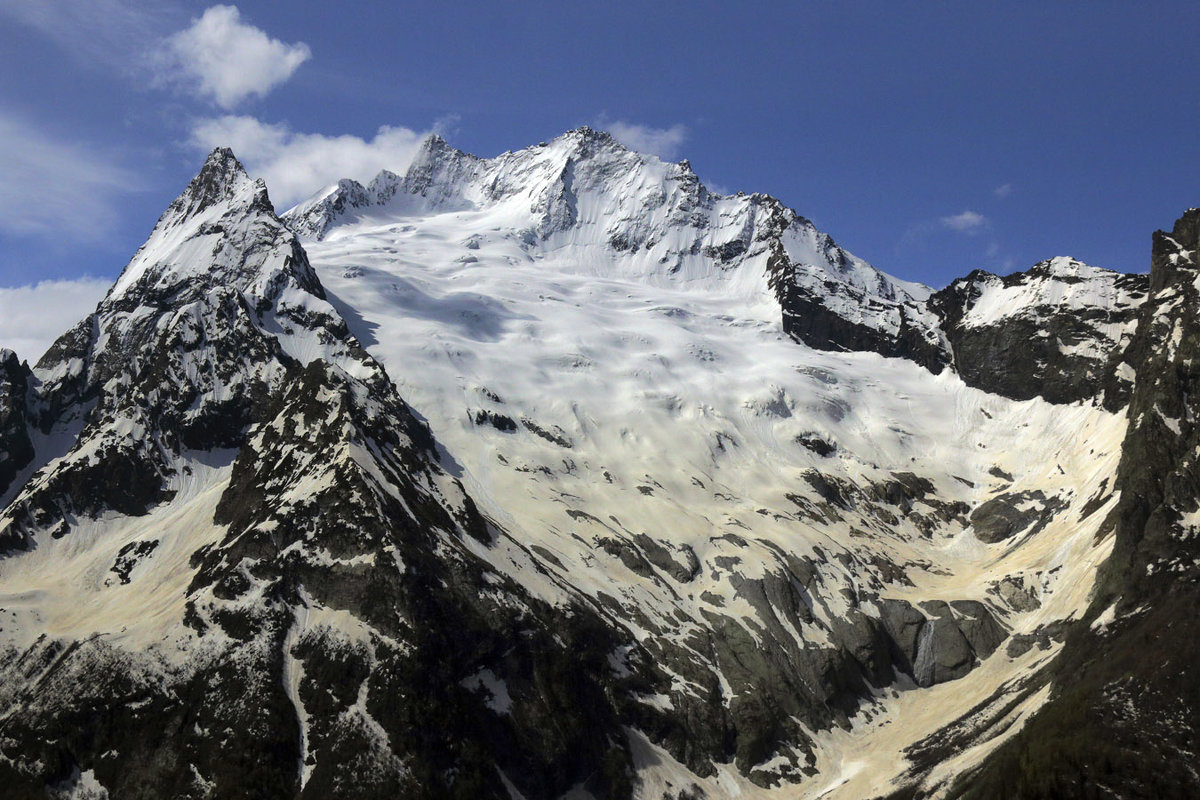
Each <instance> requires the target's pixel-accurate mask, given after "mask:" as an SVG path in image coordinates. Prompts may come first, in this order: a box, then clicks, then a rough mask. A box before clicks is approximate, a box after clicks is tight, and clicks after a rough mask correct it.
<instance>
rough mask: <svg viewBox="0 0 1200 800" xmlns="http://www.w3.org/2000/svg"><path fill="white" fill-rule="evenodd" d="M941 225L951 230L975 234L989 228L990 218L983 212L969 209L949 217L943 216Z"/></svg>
mask: <svg viewBox="0 0 1200 800" xmlns="http://www.w3.org/2000/svg"><path fill="white" fill-rule="evenodd" d="M940 222H941V226H942V227H943V228H945V229H946V230H949V231H958V232H959V233H965V234H968V235H974V234H976V233H980V232H982V231H984V230H986V229H987V227H988V219H987V217H985V216H984V215H983V214H978V213H976V212H974V211H971V210H967V211H963V212H962V213H961V214H953V215H951V216H949V217H942V218H941V220H940Z"/></svg>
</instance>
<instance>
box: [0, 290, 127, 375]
mask: <svg viewBox="0 0 1200 800" xmlns="http://www.w3.org/2000/svg"><path fill="white" fill-rule="evenodd" d="M111 284H112V282H111V281H107V280H102V279H100V278H89V277H83V278H77V279H75V280H59V281H42V282H41V283H37V284H32V285H29V286H17V287H12V288H0V348H8V349H9V350H13V351H15V352H16V354H17V355H18V356H19V357H20V358H22V359H24V360H26V361H28V362H29V363H30V364H34V363H36V362H37V360H38V359H39V358H41V356H42V354H43V353H45V352H46V350H47V349H49V347H50V345H52V344H53V343H54V340H55V339H57V338H58V337H59V336H60V335H62V333H63V332H64V331H66V330H68V329H69V328H71V327H72V326H73V325H74V324H75V323H76V322H79V320H81V319H83V318H84V317H86V316H87V315H88V314H90V313H92V311H93V310H95V308H96V304H97V303H99V302H100V300H101V299H102V298H103V297H104V293H105V292H107V291H108V287H109V286H110V285H111Z"/></svg>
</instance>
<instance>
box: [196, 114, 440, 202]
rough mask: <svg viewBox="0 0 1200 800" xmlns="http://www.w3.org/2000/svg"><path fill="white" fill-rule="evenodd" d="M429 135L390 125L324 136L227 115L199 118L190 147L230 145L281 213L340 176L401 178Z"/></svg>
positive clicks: (365, 179)
mask: <svg viewBox="0 0 1200 800" xmlns="http://www.w3.org/2000/svg"><path fill="white" fill-rule="evenodd" d="M425 136H426V134H425V133H420V132H417V131H414V130H411V129H409V128H402V127H388V126H384V127H382V128H380V129H379V131H378V132H377V133H376V134H375V137H374V138H373V139H361V138H359V137H357V136H350V135H342V136H325V135H323V134H319V133H297V132H295V131H292V130H291V129H289V128H288V127H287V126H286V125H272V124H269V123H265V122H262V121H260V120H258V119H255V118H254V117H247V116H234V115H227V116H223V117H217V118H213V119H203V120H200V121H199V122H198V123H197V124H196V125H195V127H194V129H193V131H192V144H193V145H194V146H195V147H197V148H198V149H202V150H205V151H207V150H211V149H212V148H214V147H218V146H222V145H223V146H227V147H231V148H232V149H233V152H234V154H235V155H237V157H238V158H239V159H241V160H242V163H244V164H245V165H246V169H247V171H249V172H250V174H251V175H254V176H255V177H260V178H262V179H264V180H265V181H266V182H267V188H268V190H269V191H270V193H271V199H272V200H273V201H274V203H275V204H276V207H277V208H280V209H283V208H286V207H288V206H290V205H292V204H294V203H296V202H297V201H299V200H303V199H304V198H306V197H308V196H309V195H311V194H313V193H314V192H316V191H317V190H318V189H321V188H322V187H324V186H328V185H329V184H331V183H334V182H336V181H338V180H339V179H341V178H354V179H355V180H358V181H362V182H366V181H368V180H370V179H371V178H373V177H374V176H375V175H376V174H377V173H378V172H379V170H381V169H390V170H392V171H393V172H398V173H401V174H403V172H404V170H406V169H407V168H408V165H409V163H410V162H411V161H412V158H413V155H415V154H416V151H417V148H418V147H420V144H421V141H422V140H423V139H424V138H425Z"/></svg>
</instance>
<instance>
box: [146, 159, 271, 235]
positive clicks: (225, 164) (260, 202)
mask: <svg viewBox="0 0 1200 800" xmlns="http://www.w3.org/2000/svg"><path fill="white" fill-rule="evenodd" d="M243 194H245V195H248V197H247V201H248V204H249V205H252V206H258V207H263V208H268V209H273V206H272V205H271V201H270V198H269V197H268V196H267V185H266V184H265V183H263V181H262V180H254V179H252V178H251V177H250V175H249V174H247V172H246V168H245V167H243V166H242V162H240V161H238V159H237V156H235V155H234V154H233V150H231V149H229V148H228V147H217V148H215V149H214V150H213V151H212V152H211V153H209V155H208V158H207V159H205V161H204V166H202V167H201V168H200V172H198V173H197V174H196V177H194V178H192V180H191V182H190V183H188V185H187V188H186V189H184V190H183V192H182V193H181V194H180V195H179V197H177V198H175V201H174V202H173V203H171V205H170V206H169V207H168V208H167V211H166V213H165V214H163V217H162V219H160V220H159V223H160V224H161V223H162V222H163V221H165V220H167V219H168V218H176V219H178V220H183V219H188V218H190V217H194V216H195V215H197V214H200V213H202V212H204V211H206V210H207V209H209V208H211V207H212V206H214V205H217V204H218V203H223V202H229V201H232V200H234V199H235V198H237V197H238V196H239V195H243Z"/></svg>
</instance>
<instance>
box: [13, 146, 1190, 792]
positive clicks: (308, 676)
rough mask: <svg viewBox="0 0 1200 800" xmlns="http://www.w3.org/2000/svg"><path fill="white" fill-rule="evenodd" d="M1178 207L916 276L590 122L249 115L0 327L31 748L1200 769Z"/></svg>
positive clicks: (170, 780)
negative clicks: (286, 190)
mask: <svg viewBox="0 0 1200 800" xmlns="http://www.w3.org/2000/svg"><path fill="white" fill-rule="evenodd" d="M1197 219H1198V217H1197V212H1196V211H1195V210H1192V211H1189V212H1188V214H1187V215H1185V216H1184V217H1183V218H1182V219H1181V220H1180V221H1179V223H1177V224H1176V226H1175V229H1174V231H1173V232H1172V233H1171V234H1165V233H1161V232H1160V233H1159V234H1157V235H1156V238H1155V246H1154V259H1153V264H1152V269H1151V272H1150V275H1149V276H1145V275H1119V274H1117V273H1113V272H1111V271H1107V270H1102V269H1098V268H1095V267H1091V266H1088V265H1084V264H1082V263H1080V262H1077V261H1073V260H1071V259H1064V258H1056V259H1052V260H1050V261H1046V262H1043V263H1041V264H1038V265H1036V266H1035V267H1033V268H1031V269H1030V270H1028V271H1026V272H1024V273H1018V274H1014V275H1010V276H1004V277H999V276H994V275H990V274H988V273H984V272H978V271H977V272H973V273H971V274H970V275H968V276H967V277H966V278H964V279H961V280H959V281H955V282H954V283H952V284H951V285H950V286H949V287H947V288H945V289H942V290H940V291H936V292H934V291H932V290H930V289H928V288H927V287H923V286H919V285H917V284H911V283H906V282H903V281H899V280H896V279H894V278H891V277H890V276H887V275H886V274H884V273H882V272H880V271H878V270H876V269H875V268H874V267H872V266H871V265H869V264H867V263H866V262H863V261H861V260H860V259H857V258H855V257H854V256H852V255H851V254H849V253H847V252H845V251H844V250H842V249H841V248H840V247H838V246H837V245H836V244H834V242H833V241H832V240H831V239H830V238H829V237H828V236H827V235H826V234H824V233H822V232H820V231H817V230H816V228H815V227H814V226H813V225H812V223H811V222H809V221H808V220H806V219H804V218H803V217H801V216H800V215H798V214H797V213H796V212H794V211H792V210H790V209H788V208H786V207H785V206H783V205H782V204H781V203H779V202H778V201H777V200H775V199H773V198H770V197H767V196H765V195H735V196H728V197H725V196H719V195H715V194H713V193H711V192H709V191H708V190H707V189H706V188H705V187H704V186H703V185H702V184H701V183H700V181H699V180H698V179H697V178H696V176H695V174H694V173H693V172H692V171H691V168H690V166H688V165H687V164H686V162H684V163H681V164H665V163H663V162H660V161H658V160H657V159H655V158H653V157H648V156H643V155H640V154H637V153H634V152H631V151H629V150H627V149H625V148H624V147H622V146H620V145H619V144H617V143H616V142H615V141H613V140H612V139H611V138H610V137H608V136H607V135H606V134H603V133H600V132H596V131H592V130H590V129H580V130H578V131H573V132H571V133H568V134H566V135H564V136H563V137H560V138H559V139H556V140H554V141H553V142H550V143H547V144H544V145H540V146H538V147H535V148H530V149H528V150H523V151H519V152H516V153H509V154H504V155H502V156H499V157H497V158H494V159H480V158H477V157H474V156H470V155H467V154H465V153H462V152H460V151H457V150H455V149H453V148H452V147H450V146H449V145H448V144H447V143H445V142H444V141H443V140H441V139H439V138H437V137H433V138H431V139H430V140H429V141H427V142H426V144H425V145H424V147H423V149H422V151H421V153H420V154H419V155H418V157H417V158H416V160H415V161H414V163H413V164H412V166H411V167H410V168H409V169H408V171H407V172H406V174H405V175H404V176H399V175H396V174H393V173H390V172H384V173H381V174H380V176H378V177H377V178H376V179H375V180H374V181H372V182H371V183H370V184H369V185H368V186H362V185H360V184H357V183H355V182H352V181H342V182H340V183H339V184H337V185H336V186H334V187H331V188H330V189H329V190H327V191H326V192H322V193H321V194H319V195H318V196H316V197H314V198H313V199H312V200H310V201H308V202H306V203H304V204H301V205H300V206H298V207H297V208H295V209H292V210H291V211H289V212H288V213H286V214H284V215H282V216H278V215H276V213H275V211H274V209H273V207H272V205H271V203H270V200H269V198H268V196H267V191H266V187H265V186H264V185H263V184H262V183H261V182H260V181H254V180H252V179H250V178H249V177H248V176H247V175H246V173H245V171H244V170H243V169H242V167H241V165H240V164H239V163H238V162H237V159H236V158H235V157H234V155H233V154H232V153H231V152H230V151H228V150H225V149H218V150H216V151H214V152H213V153H212V155H211V156H210V157H209V158H208V160H207V161H206V163H205V164H204V167H203V168H202V170H201V172H200V173H199V175H198V176H197V177H196V178H195V179H194V180H193V181H192V182H191V184H189V186H188V187H187V188H186V189H185V190H184V192H183V194H181V195H180V197H179V198H178V199H176V200H175V201H174V202H173V203H172V204H171V206H170V207H169V208H168V209H167V211H166V212H165V213H164V215H163V217H162V218H160V220H159V222H158V224H157V225H156V227H155V229H154V231H153V232H152V234H151V235H150V238H149V240H148V241H147V243H146V244H145V245H144V246H143V247H142V249H141V250H139V251H138V253H137V254H136V255H135V256H134V258H133V260H132V261H131V262H130V264H129V265H128V266H127V267H126V269H125V271H124V272H123V273H122V275H121V277H120V278H119V279H118V281H117V282H116V284H115V285H114V286H113V288H112V290H110V292H109V294H108V295H107V296H106V297H105V299H104V300H103V301H102V302H101V303H100V305H99V306H98V308H97V309H96V311H95V312H94V313H93V314H92V315H90V316H89V317H88V318H87V319H85V320H83V321H81V322H80V323H79V324H78V325H77V326H75V327H74V328H73V329H72V330H70V331H68V332H67V333H65V334H64V335H63V336H62V337H61V338H60V339H59V340H58V341H57V342H56V343H55V344H54V346H53V347H52V348H51V349H50V350H49V351H48V352H47V353H46V354H45V355H44V356H43V357H42V358H41V360H40V361H39V362H38V363H37V365H36V366H35V367H33V368H30V367H29V366H28V365H27V364H24V363H22V362H21V361H20V360H19V359H18V358H17V357H16V356H15V355H14V354H12V353H11V352H9V351H2V352H0V697H3V698H4V701H5V702H4V703H3V706H2V707H3V708H6V709H8V710H7V711H6V712H4V713H3V715H2V716H0V779H3V781H4V785H5V786H6V787H7V791H8V792H10V796H13V797H51V796H53V797H58V796H76V797H84V796H89V797H103V796H109V797H113V798H124V797H161V796H173V797H196V798H201V797H214V798H215V797H221V798H223V797H330V796H338V797H364V798H375V797H395V796H405V797H430V798H446V797H463V798H467V797H470V798H484V797H496V798H510V797H526V798H551V797H562V796H568V795H569V793H572V792H574V793H575V794H574V795H570V796H576V797H582V796H592V797H596V798H609V797H611V798H627V797H673V798H683V797H692V798H695V797H705V796H707V797H714V798H715V797H724V796H735V792H736V793H741V795H742V796H763V797H768V796H776V795H778V796H788V797H793V796H802V797H817V796H822V797H835V796H843V797H856V796H857V797H864V796H883V795H888V794H891V793H897V796H910V797H916V796H947V795H949V796H979V797H985V796H986V797H992V796H995V797H1000V796H1052V795H1053V792H1059V794H1060V795H1061V794H1066V795H1071V794H1073V793H1076V792H1082V791H1084V788H1083V787H1088V788H1087V791H1092V790H1093V788H1095V787H1103V788H1104V789H1106V790H1109V791H1111V793H1115V794H1116V795H1117V796H1140V795H1146V794H1153V795H1155V796H1171V795H1172V793H1175V794H1176V795H1177V796H1191V795H1192V794H1194V793H1195V791H1196V789H1197V783H1198V782H1200V778H1198V777H1197V775H1196V774H1195V773H1194V772H1193V771H1191V770H1190V769H1188V768H1186V767H1185V766H1181V765H1186V764H1188V763H1191V762H1192V761H1194V760H1195V759H1194V752H1195V746H1194V731H1195V720H1196V715H1195V711H1194V708H1195V700H1196V698H1195V697H1194V694H1195V691H1194V688H1192V687H1194V685H1195V682H1194V681H1189V680H1188V676H1189V675H1190V672H1189V670H1190V669H1191V667H1190V664H1191V663H1192V662H1193V660H1192V659H1190V658H1189V654H1190V652H1191V649H1190V648H1191V642H1192V637H1191V636H1190V635H1189V633H1188V632H1189V631H1190V627H1189V625H1190V623H1189V622H1188V621H1187V620H1188V619H1191V617H1190V616H1189V615H1188V614H1187V613H1186V609H1187V607H1188V603H1189V602H1190V598H1191V595H1190V594H1189V591H1190V590H1189V589H1188V588H1187V587H1188V586H1189V585H1190V584H1191V581H1190V578H1189V577H1188V576H1189V575H1190V574H1191V572H1190V570H1192V560H1193V559H1192V558H1191V557H1190V556H1189V554H1188V553H1189V550H1188V548H1189V542H1190V541H1191V539H1192V538H1194V536H1192V534H1193V533H1194V531H1192V528H1191V527H1190V526H1191V525H1192V520H1191V516H1193V515H1194V512H1195V511H1196V510H1197V508H1198V507H1200V504H1198V502H1197V500H1198V498H1200V490H1198V487H1196V486H1194V485H1192V484H1193V483H1194V482H1190V481H1191V479H1190V478H1189V477H1188V476H1189V475H1191V473H1192V471H1193V470H1192V469H1191V466H1190V464H1191V462H1190V460H1189V459H1192V458H1193V457H1194V454H1195V452H1196V446H1195V443H1193V442H1191V439H1190V438H1189V437H1190V436H1191V435H1192V434H1191V430H1192V419H1193V416H1194V414H1193V412H1192V410H1191V409H1190V406H1189V403H1190V402H1191V401H1190V398H1191V397H1192V396H1193V395H1194V393H1193V392H1192V391H1191V390H1190V388H1189V387H1190V382H1189V381H1190V379H1189V377H1188V375H1189V373H1188V370H1189V364H1190V363H1191V361H1192V360H1193V359H1192V354H1191V349H1190V348H1193V347H1194V346H1195V342H1196V341H1197V340H1196V337H1195V335H1194V334H1195V332H1194V331H1192V330H1191V329H1190V328H1189V327H1188V326H1189V325H1190V324H1191V320H1193V319H1195V318H1196V313H1195V312H1196V311H1197V309H1198V303H1200V298H1197V297H1196V289H1195V286H1193V283H1194V280H1193V278H1194V277H1195V275H1194V273H1195V271H1196V269H1197V262H1196V253H1197V249H1198V246H1197V236H1198V230H1200V229H1198V227H1197ZM402 394H403V395H404V399H402V398H401V395H402ZM414 398H415V399H414ZM410 403H412V405H410ZM1110 553H1111V555H1110ZM1102 564H1103V566H1101V565H1102ZM1147 642H1150V643H1152V644H1149V645H1148V644H1147ZM1068 733H1069V735H1068ZM1146 741H1153V742H1155V743H1156V745H1155V749H1154V752H1155V753H1156V755H1155V756H1154V757H1153V758H1149V759H1147V758H1142V757H1141V756H1139V755H1138V754H1139V748H1140V747H1142V746H1143V744H1144V742H1146Z"/></svg>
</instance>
